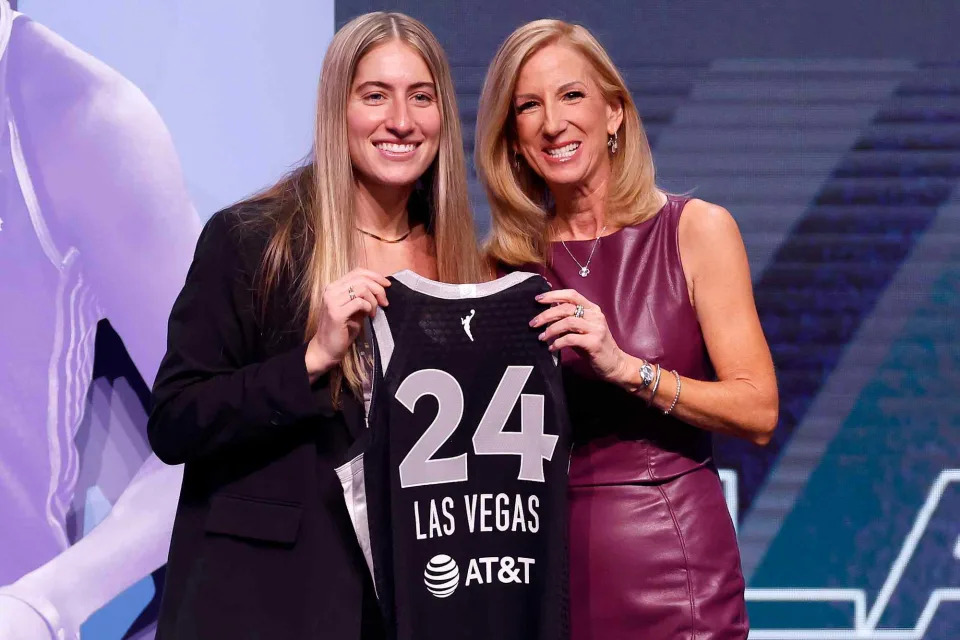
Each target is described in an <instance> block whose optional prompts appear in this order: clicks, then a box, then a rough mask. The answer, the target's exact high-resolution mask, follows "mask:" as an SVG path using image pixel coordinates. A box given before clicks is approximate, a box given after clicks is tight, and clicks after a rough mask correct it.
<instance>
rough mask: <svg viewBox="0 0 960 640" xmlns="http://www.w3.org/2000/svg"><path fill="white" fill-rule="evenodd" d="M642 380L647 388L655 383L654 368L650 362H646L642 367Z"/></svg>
mask: <svg viewBox="0 0 960 640" xmlns="http://www.w3.org/2000/svg"><path fill="white" fill-rule="evenodd" d="M640 380H642V381H643V386H645V387H649V386H650V383H651V382H653V366H652V365H651V364H650V363H649V362H644V363H643V366H642V367H640Z"/></svg>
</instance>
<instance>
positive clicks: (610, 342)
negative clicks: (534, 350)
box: [530, 289, 627, 381]
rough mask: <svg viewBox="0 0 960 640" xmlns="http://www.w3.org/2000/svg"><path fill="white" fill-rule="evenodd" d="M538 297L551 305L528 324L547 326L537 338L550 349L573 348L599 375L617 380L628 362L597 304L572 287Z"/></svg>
mask: <svg viewBox="0 0 960 640" xmlns="http://www.w3.org/2000/svg"><path fill="white" fill-rule="evenodd" d="M537 300H538V301H539V302H540V303H542V304H548V305H554V306H552V307H550V308H549V309H547V310H546V311H544V312H542V313H540V314H539V315H537V317H536V318H534V319H533V320H531V321H530V326H531V327H542V326H544V325H548V326H547V327H546V329H544V331H543V333H541V334H540V339H541V340H543V341H545V342H548V343H549V344H550V351H553V352H556V351H559V350H560V349H562V348H564V347H573V348H574V349H576V350H577V351H578V352H580V354H581V355H582V356H584V357H585V358H586V359H587V360H588V361H589V362H590V365H591V366H592V367H593V369H594V371H596V373H597V375H598V376H600V377H601V378H602V379H604V380H611V381H613V380H616V379H617V377H618V375H619V374H620V373H621V372H622V371H623V368H624V367H625V366H626V364H627V363H626V360H627V359H626V354H625V353H624V352H623V350H622V349H620V347H619V346H617V342H616V340H614V339H613V336H612V335H611V334H610V327H609V326H607V320H606V318H605V317H604V315H603V311H601V310H600V307H599V306H597V305H596V304H594V303H592V302H590V301H589V300H587V299H586V298H585V297H583V296H582V295H580V294H579V293H578V292H577V291H575V290H574V289H559V290H557V291H548V292H546V293H544V294H541V295H540V296H538V297H537ZM578 310H579V312H578Z"/></svg>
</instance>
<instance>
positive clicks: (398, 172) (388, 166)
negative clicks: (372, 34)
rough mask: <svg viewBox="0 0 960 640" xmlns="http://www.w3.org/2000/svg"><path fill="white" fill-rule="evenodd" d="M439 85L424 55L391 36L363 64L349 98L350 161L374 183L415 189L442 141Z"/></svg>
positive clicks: (359, 174) (362, 177) (364, 178)
mask: <svg viewBox="0 0 960 640" xmlns="http://www.w3.org/2000/svg"><path fill="white" fill-rule="evenodd" d="M440 128H441V118H440V106H439V102H438V100H437V88H436V85H435V83H434V79H433V76H432V75H431V74H430V69H429V68H428V67H427V64H426V62H424V60H423V58H421V57H420V55H419V54H418V53H417V52H416V51H415V50H414V49H412V48H410V47H409V46H407V45H406V44H404V43H402V42H400V41H398V40H391V41H390V42H387V43H385V44H382V45H380V46H378V47H376V48H375V49H373V50H371V51H369V52H368V53H367V54H366V55H364V56H363V58H361V59H360V62H359V63H358V64H357V68H356V72H355V73H354V78H353V83H352V85H351V91H350V98H349V102H348V103H347V136H348V139H349V146H350V160H351V162H352V163H353V168H354V172H355V174H356V176H357V178H358V179H359V180H360V181H361V182H363V183H365V184H366V185H367V186H369V187H384V186H387V187H397V188H412V187H413V185H414V183H416V181H417V179H418V178H419V177H420V176H422V175H423V174H424V172H425V171H426V170H427V168H429V166H430V163H432V162H433V159H434V158H435V157H436V156H437V149H438V148H439V146H440Z"/></svg>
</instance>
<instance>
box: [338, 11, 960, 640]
mask: <svg viewBox="0 0 960 640" xmlns="http://www.w3.org/2000/svg"><path fill="white" fill-rule="evenodd" d="M377 9H394V10H399V11H403V12H405V13H408V14H410V15H412V16H414V17H417V18H419V19H421V20H423V21H424V22H425V23H426V24H427V25H428V26H429V27H430V28H431V29H432V30H434V32H435V33H436V34H437V36H438V37H439V38H440V40H441V42H442V43H443V45H444V47H445V48H446V50H447V53H448V55H449V57H450V60H451V62H452V64H453V67H454V79H455V82H456V84H457V95H458V98H459V101H460V109H461V114H462V118H463V125H464V131H465V132H466V141H465V145H466V148H467V151H468V153H469V154H472V153H473V129H474V120H475V117H476V107H477V97H478V94H479V91H480V87H481V84H482V81H483V76H484V73H485V72H486V66H487V64H488V63H489V60H490V58H491V57H492V55H493V53H494V51H495V50H496V47H497V46H498V45H499V43H500V42H501V41H502V40H503V38H505V37H506V36H507V34H509V33H510V32H511V31H512V30H513V29H514V28H516V27H517V26H519V25H520V24H522V23H524V22H526V21H528V20H533V19H537V18H542V17H557V18H563V19H566V20H571V21H577V22H580V23H581V24H584V25H585V26H587V27H589V28H590V29H591V30H592V31H593V33H594V34H595V35H596V36H597V37H598V38H599V39H600V41H601V42H602V43H603V44H604V45H605V46H606V47H607V49H608V51H609V52H610V53H611V55H612V57H613V59H614V61H615V62H616V63H617V65H618V66H619V67H620V70H621V71H622V73H623V74H624V76H625V77H626V79H627V82H628V83H629V86H630V89H631V91H632V93H633V95H634V98H635V99H636V101H637V103H638V105H639V108H640V111H641V116H642V117H643V119H644V122H645V124H646V127H647V131H648V133H649V134H650V138H651V141H652V143H653V148H654V159H655V161H656V163H657V169H658V175H659V182H660V184H661V185H662V186H663V187H665V188H667V189H668V190H671V191H674V192H690V193H692V194H694V195H696V196H697V197H700V198H704V199H706V200H710V201H713V202H716V203H719V204H722V205H723V206H725V207H726V208H728V209H729V210H730V211H731V212H732V213H733V215H734V216H735V217H736V219H737V222H738V223H739V225H740V228H741V231H742V233H743V235H744V239H745V242H746V244H747V247H748V251H749V255H750V262H751V269H752V274H753V278H754V287H755V293H756V299H757V305H758V308H759V311H760V316H761V320H762V322H763V327H764V330H765V332H766V335H767V338H768V340H769V341H770V346H771V349H772V351H773V355H774V359H775V362H776V365H777V373H778V378H779V382H780V390H781V399H782V401H781V419H780V424H779V425H778V428H777V431H776V436H775V438H774V441H773V443H772V444H771V445H770V446H768V447H766V448H763V449H761V448H758V447H754V446H752V445H748V444H745V443H741V442H736V441H733V440H729V439H721V438H718V439H717V445H716V449H717V460H718V463H719V465H720V467H721V468H722V469H723V470H724V471H723V472H722V473H723V477H724V481H725V484H726V488H727V490H728V502H729V505H730V508H731V511H732V512H734V514H735V516H736V519H737V522H738V528H739V539H740V544H741V549H742V555H743V565H744V570H745V574H746V577H747V579H748V586H749V591H748V598H749V609H750V616H751V621H752V623H753V627H754V631H753V633H752V634H751V637H752V638H788V637H789V638H811V639H812V638H816V639H818V640H822V639H823V640H825V639H829V638H852V637H859V638H894V637H896V638H930V639H933V638H938V639H943V640H947V639H948V638H957V637H960V604H957V601H958V600H960V396H958V391H960V332H958V329H957V326H958V324H960V206H958V205H960V200H958V198H957V185H958V181H960V40H958V39H957V38H956V37H955V36H954V35H953V34H955V33H956V32H957V29H958V28H960V7H958V5H957V4H956V2H953V1H952V0H944V1H927V2H919V3H905V2H903V3H897V2H863V1H850V0H847V1H843V2H836V1H830V0H812V1H811V0H806V1H802V2H801V1H795V0H788V1H785V2H736V3H734V2H726V3H723V2H707V1H696V0H672V1H670V2H628V1H620V0H616V1H609V0H608V1H605V2H592V3H587V2H574V1H570V0H554V1H552V2H544V1H540V0H527V1H524V2H507V1H504V0H494V1H491V2H483V3H465V2H464V3H452V2H443V1H440V0H434V1H431V0H423V1H416V0H410V1H406V2H376V1H364V0H341V1H339V2H337V4H336V21H337V25H338V26H339V25H341V24H343V22H345V21H346V20H347V19H349V18H351V17H353V16H355V15H357V14H359V13H362V12H365V11H371V10H377ZM471 193H472V197H473V202H474V205H475V207H476V209H477V211H478V218H479V220H478V225H479V226H480V227H481V228H482V229H486V227H487V225H488V224H489V222H488V210H487V207H486V205H485V203H484V198H483V193H482V189H481V188H480V187H479V185H477V184H476V182H475V181H474V183H473V184H472V185H471ZM643 552H644V551H643V550H642V549H638V550H637V553H643ZM894 630H900V631H894ZM854 634H859V635H856V636H854Z"/></svg>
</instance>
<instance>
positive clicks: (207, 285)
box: [147, 210, 334, 464]
mask: <svg viewBox="0 0 960 640" xmlns="http://www.w3.org/2000/svg"><path fill="white" fill-rule="evenodd" d="M238 224H239V225H241V226H242V224H243V223H240V222H238V220H237V218H236V216H233V215H229V210H228V211H227V212H220V213H217V214H215V215H214V216H213V217H212V218H211V219H210V220H209V221H208V222H207V224H206V225H205V227H204V229H203V232H202V233H201V234H200V239H199V240H198V242H197V249H196V253H195V255H194V258H193V263H192V264H191V266H190V270H189V272H188V274H187V279H186V282H185V284H184V286H183V290H182V291H181V292H180V295H179V296H178V297H177V300H176V302H175V303H174V306H173V310H172V312H171V314H170V321H169V324H168V328H167V352H166V355H165V356H164V358H163V361H162V362H161V364H160V370H159V372H158V373H157V378H156V383H155V384H154V388H153V408H152V411H151V413H150V418H149V421H148V423H147V431H148V435H149V439H150V445H151V447H153V450H154V452H155V453H156V454H157V457H158V458H160V459H161V460H163V461H164V462H166V463H167V464H180V463H184V462H189V461H191V460H196V459H200V458H203V457H205V456H209V455H212V454H216V453H220V452H222V451H223V450H224V449H225V448H227V447H231V446H234V445H238V444H246V443H250V442H252V441H254V440H258V439H263V438H268V439H269V438H276V437H281V436H282V433H283V429H284V428H286V427H288V426H289V425H292V424H294V423H297V422H300V421H302V420H308V419H311V418H318V417H320V416H331V415H333V413H334V411H333V407H332V403H331V399H330V389H329V377H328V376H323V377H322V378H321V379H320V380H319V381H317V382H316V383H315V384H314V385H312V386H311V385H310V382H309V378H308V376H307V370H306V364H305V363H304V356H305V353H306V344H303V345H300V346H298V347H296V348H293V349H290V350H288V351H286V352H282V353H279V354H277V355H273V356H271V357H269V358H266V359H264V360H262V361H255V355H254V354H255V353H256V352H257V349H255V345H257V344H258V341H260V340H262V337H261V332H260V328H259V327H258V326H257V324H258V323H257V321H256V318H257V315H256V313H255V311H254V310H255V302H254V286H253V279H254V278H253V269H254V268H255V267H256V265H257V264H259V255H260V251H262V246H259V245H258V246H257V247H254V248H253V250H252V251H251V250H250V249H249V248H247V249H245V248H244V245H246V244H248V243H245V242H241V241H240V239H239V236H242V233H237V231H236V229H237V226H238ZM254 244H256V243H254ZM260 244H262V243H260ZM251 254H253V255H251Z"/></svg>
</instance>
